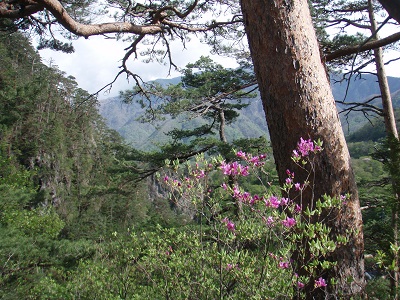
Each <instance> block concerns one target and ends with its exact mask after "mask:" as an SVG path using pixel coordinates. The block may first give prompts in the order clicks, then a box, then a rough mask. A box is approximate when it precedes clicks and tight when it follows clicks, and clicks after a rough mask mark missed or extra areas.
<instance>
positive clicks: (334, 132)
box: [241, 0, 364, 299]
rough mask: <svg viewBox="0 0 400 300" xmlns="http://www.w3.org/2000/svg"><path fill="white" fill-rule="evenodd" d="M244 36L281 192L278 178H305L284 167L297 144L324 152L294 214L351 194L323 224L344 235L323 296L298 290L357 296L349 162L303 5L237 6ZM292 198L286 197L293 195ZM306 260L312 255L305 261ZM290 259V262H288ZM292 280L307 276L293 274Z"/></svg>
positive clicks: (253, 2) (357, 237) (357, 233)
mask: <svg viewBox="0 0 400 300" xmlns="http://www.w3.org/2000/svg"><path fill="white" fill-rule="evenodd" d="M241 6H242V12H243V15H244V22H245V30H246V34H247V38H248V42H249V47H250V52H251V56H252V59H253V64H254V69H255V72H256V76H257V80H258V84H259V89H260V93H261V98H262V101H263V106H264V110H265V113H266V119H267V123H268V128H269V132H270V136H271V144H272V148H273V153H274V158H275V161H276V166H277V170H278V174H279V180H280V182H281V184H283V182H284V181H285V179H286V178H287V174H286V170H287V169H290V170H291V171H294V172H295V175H296V181H298V182H302V181H303V180H305V178H306V174H305V172H304V171H302V170H301V169H300V168H298V167H296V165H295V164H294V163H293V161H292V160H291V154H292V150H293V149H295V148H296V144H297V142H298V141H299V139H300V137H303V138H305V139H309V138H311V139H313V140H317V139H321V140H322V141H323V142H324V146H323V147H324V151H323V152H322V153H321V154H318V155H317V156H316V170H315V179H314V181H313V182H311V183H310V186H313V189H309V190H307V193H306V194H304V195H303V200H302V201H303V202H302V203H301V204H302V207H303V209H304V208H305V207H307V206H310V207H312V206H313V205H314V203H315V201H316V200H317V199H319V198H320V197H321V196H322V195H324V194H327V195H330V196H339V195H343V194H346V193H350V194H351V199H350V200H349V201H348V202H347V205H346V208H345V209H344V210H342V211H334V212H333V215H332V214H331V215H329V218H327V220H329V221H327V225H328V226H329V227H330V228H331V230H332V232H331V233H332V236H333V237H334V236H335V235H339V234H344V235H348V238H349V243H348V244H346V245H343V246H340V247H338V248H337V249H336V250H335V252H334V253H333V254H332V255H331V257H330V259H332V260H335V261H337V262H338V263H337V266H336V267H334V268H332V269H329V270H326V271H321V272H322V273H321V274H323V277H325V279H327V281H329V279H331V278H332V277H335V278H336V280H337V282H338V283H337V285H331V284H329V285H328V287H327V290H325V291H324V290H322V289H315V288H314V286H313V285H311V284H310V285H308V286H306V289H307V293H306V294H307V296H306V297H307V299H325V298H328V299H335V298H340V299H346V298H350V297H351V296H354V295H359V294H362V292H363V289H364V261H363V235H362V217H361V212H360V206H359V199H358V192H357V187H356V184H355V178H354V175H353V171H352V168H351V166H350V155H349V152H348V149H347V145H346V142H345V139H344V134H343V130H342V127H341V124H340V121H339V117H338V113H337V110H336V106H335V101H334V98H333V95H332V92H331V88H330V84H329V81H328V78H327V74H326V70H325V67H324V64H323V63H322V62H321V58H320V52H319V47H318V43H317V39H316V36H315V32H314V28H313V25H312V21H311V16H310V12H309V8H308V3H307V1H306V0H241ZM293 196H294V195H293ZM308 255H310V256H311V255H312V253H308ZM295 259H296V256H295ZM296 271H298V273H299V274H300V275H302V274H307V273H306V271H305V270H304V269H303V268H301V267H298V269H297V270H296Z"/></svg>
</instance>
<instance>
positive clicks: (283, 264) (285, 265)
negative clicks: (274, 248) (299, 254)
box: [278, 257, 289, 269]
mask: <svg viewBox="0 0 400 300" xmlns="http://www.w3.org/2000/svg"><path fill="white" fill-rule="evenodd" d="M281 260H282V257H281ZM278 266H279V268H281V269H287V268H289V262H288V261H280V262H279V264H278Z"/></svg>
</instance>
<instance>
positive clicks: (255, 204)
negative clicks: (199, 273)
mask: <svg viewBox="0 0 400 300" xmlns="http://www.w3.org/2000/svg"><path fill="white" fill-rule="evenodd" d="M320 151H322V143H321V142H320V141H317V142H313V141H312V140H311V139H308V140H307V139H303V138H301V139H300V141H299V142H298V144H297V147H296V149H295V150H294V151H293V154H292V159H293V161H294V162H296V163H299V162H300V164H303V165H304V164H305V163H306V162H310V163H311V164H312V160H311V159H309V156H310V155H311V154H316V153H318V152H320ZM236 156H237V158H239V159H241V160H242V161H234V162H226V161H222V162H221V160H218V159H215V160H214V161H213V164H208V163H206V162H205V159H204V157H203V161H202V163H201V164H199V163H196V164H195V165H194V164H191V165H188V168H189V169H188V170H187V171H186V172H185V176H184V177H182V179H181V181H179V180H176V179H172V178H169V177H168V176H165V177H164V182H165V183H166V184H167V185H168V186H169V187H170V188H172V189H174V190H175V191H179V194H180V196H181V197H182V196H184V197H186V196H187V195H189V194H192V196H193V198H196V197H197V198H199V197H198V195H199V191H200V192H201V193H204V195H205V194H206V193H207V196H208V197H209V199H212V200H215V199H214V198H213V197H216V195H218V193H217V192H216V193H215V194H214V191H211V190H210V189H209V188H204V186H201V185H202V184H204V182H205V181H204V179H207V178H208V176H207V175H208V174H209V173H210V172H211V171H213V170H219V171H220V172H222V174H223V175H225V176H229V177H230V178H229V179H228V181H227V182H226V183H222V185H221V187H222V188H223V190H224V191H225V192H222V194H223V197H224V198H225V197H226V194H228V195H229V196H230V197H232V199H234V200H235V201H236V202H238V201H239V202H241V203H242V204H243V207H247V209H248V211H249V212H251V213H255V215H257V216H259V217H260V218H261V220H262V221H263V223H261V224H260V225H261V226H263V224H265V226H266V228H268V229H269V230H277V232H276V233H277V234H282V233H283V232H284V233H285V234H287V236H290V234H291V233H294V234H298V233H299V232H300V231H301V230H303V228H304V227H303V226H302V224H301V223H302V221H301V220H302V218H301V216H300V212H301V210H302V208H301V207H300V206H299V205H298V204H296V203H295V202H294V201H293V200H291V199H290V198H287V197H284V196H277V195H270V194H264V195H261V196H260V195H257V194H254V195H252V194H251V193H250V192H247V191H244V190H243V189H242V188H241V187H240V185H239V184H238V182H239V181H238V180H232V177H235V178H236V179H238V178H237V177H241V176H243V177H245V176H249V175H250V173H251V172H252V171H256V169H257V168H262V167H263V166H264V165H265V161H266V158H267V156H266V155H265V154H261V155H255V156H253V155H252V154H249V153H246V152H243V151H238V152H237V153H236ZM300 164H299V165H300ZM256 172H257V171H256ZM286 174H287V179H286V181H285V184H284V186H283V187H282V190H283V191H286V192H287V191H288V190H289V189H292V188H293V189H294V190H295V191H299V192H301V191H302V189H304V188H305V187H306V186H307V182H304V183H302V184H300V183H298V182H296V181H295V174H294V172H292V171H290V170H287V171H286ZM232 181H233V182H236V183H235V184H232ZM228 182H229V183H228ZM196 186H198V190H196V189H195V187H196ZM217 197H218V196H217ZM199 199H202V198H201V197H200V198H199ZM216 199H218V198H216ZM347 199H348V196H347V195H346V196H341V197H340V200H341V203H345V201H346V200H347ZM219 220H220V222H221V223H220V224H221V227H222V228H223V229H224V230H226V231H227V232H228V233H229V236H230V237H231V238H232V239H240V238H242V237H241V236H242V235H243V234H245V232H246V230H247V229H246V228H245V227H244V224H245V223H242V221H241V220H240V219H239V220H240V221H238V222H237V223H236V224H235V222H236V221H235V220H236V219H234V218H233V217H229V218H228V217H224V216H221V219H219ZM169 250H170V249H169ZM168 253H172V250H170V251H168ZM271 255H273V256H271V257H272V258H273V259H274V264H276V266H277V268H278V269H281V270H288V271H289V272H292V268H294V266H293V265H292V262H291V260H290V257H291V255H290V251H289V252H287V253H285V252H280V254H279V255H275V254H272V253H271ZM281 255H282V256H281ZM243 268H244V267H243ZM225 270H226V271H231V270H237V271H238V272H239V271H240V269H239V267H238V265H237V263H236V264H235V263H233V262H232V263H228V264H227V265H226V267H225ZM292 274H293V273H292ZM310 275H311V274H310ZM311 276H313V275H311ZM316 277H318V276H316ZM311 278H312V277H311ZM311 278H305V277H304V278H303V277H301V278H300V277H299V276H296V274H295V276H293V280H294V281H293V285H294V286H296V287H297V288H298V289H302V288H304V287H305V285H306V284H305V282H308V283H307V284H312V282H313V283H314V287H315V288H324V287H326V286H327V283H326V281H325V279H324V278H322V277H319V278H318V279H315V277H314V279H311ZM310 280H312V281H310Z"/></svg>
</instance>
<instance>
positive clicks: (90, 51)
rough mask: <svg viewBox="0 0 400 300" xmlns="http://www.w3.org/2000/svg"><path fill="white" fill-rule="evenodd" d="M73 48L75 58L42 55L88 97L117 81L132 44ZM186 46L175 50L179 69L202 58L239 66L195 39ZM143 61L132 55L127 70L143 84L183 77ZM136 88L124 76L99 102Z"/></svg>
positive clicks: (85, 42)
mask: <svg viewBox="0 0 400 300" xmlns="http://www.w3.org/2000/svg"><path fill="white" fill-rule="evenodd" d="M73 45H74V48H75V52H74V53H72V54H66V53H61V52H56V51H53V50H49V49H45V50H40V51H39V53H40V55H41V57H42V59H43V62H44V63H46V64H47V65H50V63H51V64H52V65H56V66H58V68H59V69H60V70H62V71H64V72H66V73H67V75H72V76H74V77H75V78H76V81H77V82H78V85H79V87H81V88H83V89H85V90H87V91H88V92H89V93H94V92H96V91H98V90H99V89H101V88H102V87H103V86H105V85H106V84H107V83H110V82H112V81H113V80H114V78H115V76H116V75H117V73H118V72H119V71H120V68H119V66H120V65H121V59H122V58H123V56H124V54H125V51H124V48H126V47H128V46H129V43H124V42H122V41H116V40H113V39H104V37H96V36H94V37H89V38H88V39H83V38H80V39H78V40H76V41H74V42H73ZM185 46H186V47H185V48H184V47H183V45H182V44H181V43H178V42H176V43H175V44H174V45H173V46H172V57H173V62H174V63H175V64H176V65H177V66H178V67H180V68H183V67H185V66H186V65H187V64H188V63H190V62H195V61H196V60H197V59H198V58H200V56H202V55H203V56H211V57H213V59H215V60H218V63H220V64H222V65H223V66H224V67H231V68H235V67H237V66H238V65H237V64H236V62H235V60H233V59H230V58H227V57H217V56H212V55H210V49H209V47H208V46H207V45H204V44H201V43H200V41H198V40H195V39H193V40H192V41H190V42H188V43H187V44H186V45H185ZM142 59H143V58H140V57H138V59H134V55H132V56H131V58H130V59H129V64H128V66H129V67H130V70H131V71H132V72H134V73H135V74H138V75H139V76H140V77H141V78H142V79H143V80H144V81H150V80H155V79H160V78H174V77H178V76H180V73H179V72H178V71H176V70H175V69H174V68H172V69H171V70H170V69H169V66H167V65H161V64H159V63H157V62H154V63H144V62H142ZM133 85H134V82H133V80H132V79H130V80H129V81H127V80H126V76H125V75H121V76H120V78H119V79H118V81H117V82H116V83H115V84H114V85H113V88H112V89H111V91H110V92H106V93H104V92H102V93H100V95H99V99H103V98H108V97H114V96H116V95H118V94H119V91H120V90H125V89H129V88H132V87H133Z"/></svg>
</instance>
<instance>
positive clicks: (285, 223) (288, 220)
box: [282, 217, 296, 228]
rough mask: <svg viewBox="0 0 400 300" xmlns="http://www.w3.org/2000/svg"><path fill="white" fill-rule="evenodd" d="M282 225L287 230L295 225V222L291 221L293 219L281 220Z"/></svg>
mask: <svg viewBox="0 0 400 300" xmlns="http://www.w3.org/2000/svg"><path fill="white" fill-rule="evenodd" d="M282 225H283V226H285V227H287V228H291V227H293V226H294V225H296V220H295V219H293V218H289V217H287V218H286V220H283V221H282Z"/></svg>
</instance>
